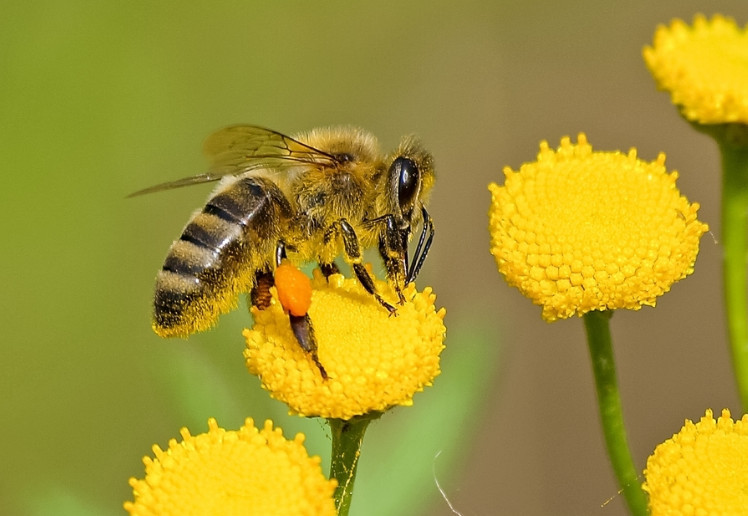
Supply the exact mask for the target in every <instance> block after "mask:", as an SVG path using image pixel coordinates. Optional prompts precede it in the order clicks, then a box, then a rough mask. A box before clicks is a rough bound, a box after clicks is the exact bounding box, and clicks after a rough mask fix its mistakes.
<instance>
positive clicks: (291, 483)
mask: <svg viewBox="0 0 748 516" xmlns="http://www.w3.org/2000/svg"><path fill="white" fill-rule="evenodd" d="M208 427H209V430H208V433H205V434H200V435H196V436H192V435H190V432H189V431H188V430H187V429H186V428H183V429H182V430H181V434H182V442H180V443H178V442H177V441H176V439H172V440H171V441H169V448H168V449H167V450H166V451H164V450H161V448H159V447H158V445H154V446H153V452H154V455H155V459H151V458H150V457H145V458H144V459H143V462H144V463H145V471H146V476H145V479H144V480H138V479H135V478H131V479H130V485H131V486H132V488H133V493H134V496H135V501H133V502H126V503H125V510H127V511H128V512H129V513H130V514H132V515H137V516H145V515H154V516H155V515H170V514H174V515H179V516H185V515H190V514H195V515H202V514H237V515H239V514H241V515H242V516H249V515H257V516H270V515H286V514H299V515H309V516H316V515H330V516H333V515H335V514H336V511H335V503H334V501H333V492H334V490H335V486H336V482H335V481H334V480H327V479H326V478H325V477H324V475H323V474H322V470H321V469H320V459H319V457H309V455H308V454H307V451H306V449H305V448H304V445H303V442H304V436H303V435H302V434H298V435H297V436H296V438H295V439H294V440H293V441H289V440H287V439H285V438H284V437H283V434H282V432H281V429H280V428H275V429H274V428H273V423H272V422H271V421H266V422H265V426H264V428H263V429H262V430H259V431H258V430H257V428H255V426H254V422H253V421H252V419H247V420H246V422H245V424H244V426H242V427H241V428H240V429H239V430H238V431H229V430H224V429H223V428H219V427H218V423H216V420H215V419H209V420H208Z"/></svg>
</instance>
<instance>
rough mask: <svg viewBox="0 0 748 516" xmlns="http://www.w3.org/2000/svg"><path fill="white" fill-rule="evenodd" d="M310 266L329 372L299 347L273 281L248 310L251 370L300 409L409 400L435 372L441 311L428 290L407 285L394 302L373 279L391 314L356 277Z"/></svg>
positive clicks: (328, 412) (382, 405)
mask: <svg viewBox="0 0 748 516" xmlns="http://www.w3.org/2000/svg"><path fill="white" fill-rule="evenodd" d="M314 272H315V275H314V279H313V280H312V286H313V293H312V305H311V308H310V309H309V316H310V318H311V320H312V324H313V326H314V334H315V337H316V340H317V345H318V350H317V354H318V357H319V361H320V363H321V364H322V365H323V366H324V368H325V370H326V371H327V374H328V378H327V379H326V380H325V379H323V378H322V376H321V374H320V371H319V368H318V367H317V366H316V365H315V364H314V362H313V361H312V359H311V358H310V357H309V355H307V354H306V353H305V352H304V351H303V350H302V349H301V347H300V346H299V344H298V342H297V341H296V339H295V337H294V335H293V333H292V331H291V327H290V324H289V321H288V316H287V315H286V314H285V313H284V312H283V308H282V306H281V303H280V302H278V299H277V294H276V292H275V289H274V288H273V289H272V291H273V301H272V304H271V306H270V307H269V308H268V309H266V310H256V309H253V310H252V314H253V316H254V320H255V324H254V326H253V328H252V329H250V330H245V331H244V337H245V338H246V341H247V348H246V349H245V351H244V356H245V358H246V360H247V367H248V369H249V371H250V372H251V373H252V374H255V375H257V376H259V377H260V379H261V381H262V386H263V387H264V388H265V389H267V390H268V391H269V392H270V395H271V396H272V397H273V398H275V399H278V400H280V401H283V402H285V403H286V404H288V406H289V408H290V410H291V412H292V413H295V414H299V415H302V416H310V417H311V416H320V417H325V418H339V419H350V418H352V417H354V416H358V415H363V414H367V413H371V412H381V411H384V410H386V409H388V408H389V407H392V406H395V405H411V404H412V402H413V401H412V399H413V395H414V394H415V393H416V392H418V391H421V390H423V388H424V387H426V386H428V385H431V382H432V381H433V379H434V378H435V377H436V376H437V375H438V374H439V373H440V369H439V355H440V353H441V351H442V349H444V343H443V342H444V336H445V332H446V330H445V327H444V322H443V319H444V315H445V310H444V309H443V308H442V309H440V310H438V311H437V310H436V309H435V306H434V301H435V299H436V296H435V295H434V294H433V293H432V291H431V289H430V288H426V289H425V290H424V291H423V292H417V291H416V290H415V286H414V285H413V284H410V285H409V286H408V287H407V288H406V289H405V290H404V292H403V294H404V295H405V298H406V302H405V303H404V304H403V305H398V304H396V302H397V295H396V294H395V292H394V291H393V289H392V288H391V287H390V286H389V285H388V284H387V283H386V282H383V281H376V288H377V292H379V293H380V294H381V295H382V296H383V297H384V298H386V299H390V300H391V302H392V303H393V304H395V306H396V307H397V314H396V315H394V316H390V314H389V313H388V312H387V310H385V309H384V308H383V307H382V305H380V304H379V303H378V302H377V301H376V299H375V298H374V296H372V295H371V294H369V293H368V292H366V291H365V290H364V289H363V287H362V286H361V284H360V283H359V282H358V281H357V280H355V279H350V278H349V279H345V278H344V277H343V276H342V275H340V274H335V275H332V276H330V278H329V279H325V278H324V277H323V276H322V275H321V274H320V273H319V271H316V270H315V271H314Z"/></svg>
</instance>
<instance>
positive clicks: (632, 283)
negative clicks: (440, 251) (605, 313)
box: [489, 134, 708, 321]
mask: <svg viewBox="0 0 748 516" xmlns="http://www.w3.org/2000/svg"><path fill="white" fill-rule="evenodd" d="M504 175H505V176H506V181H505V184H504V186H498V185H496V184H491V185H490V186H489V190H490V191H491V194H492V202H491V208H490V210H489V231H490V233H491V254H493V255H494V257H495V258H496V262H497V264H498V267H499V272H501V273H502V274H503V275H504V277H505V278H506V281H507V282H508V283H509V284H510V285H512V286H515V287H517V288H518V289H519V290H520V292H522V294H524V295H525V296H526V297H528V298H530V299H531V300H532V301H533V303H535V304H538V305H540V306H542V307H543V318H544V319H545V320H547V321H554V320H556V319H562V318H567V317H570V316H572V315H574V314H576V315H579V316H581V315H584V314H585V313H587V312H589V311H591V310H608V309H610V310H612V309H616V308H629V309H634V310H638V309H639V308H641V307H642V305H651V306H654V305H655V302H656V299H657V297H658V296H660V295H662V294H663V293H665V292H667V291H668V290H669V289H670V286H671V285H672V284H673V283H674V282H676V281H678V280H680V279H682V278H684V277H686V276H687V275H688V274H690V273H691V272H693V264H694V261H695V260H696V255H697V254H698V250H699V238H700V237H701V235H702V234H703V233H704V232H705V231H706V230H707V229H708V227H707V225H706V224H703V223H701V222H699V221H698V220H697V218H696V213H697V211H698V209H699V205H698V204H696V203H694V204H689V202H688V200H687V199H686V198H685V197H683V196H681V195H680V193H679V192H678V189H677V188H676V186H675V180H676V179H677V177H678V174H677V172H672V173H671V174H668V173H667V172H666V170H665V155H664V154H660V155H659V156H658V157H657V160H655V161H653V162H651V163H650V162H645V161H641V160H639V159H637V156H636V150H635V149H632V150H631V151H629V153H628V154H627V155H626V154H622V153H620V152H593V151H592V147H591V146H590V145H589V144H588V143H587V139H586V137H585V135H584V134H580V135H579V137H578V143H577V144H576V145H574V144H572V143H571V141H570V139H569V138H568V137H566V138H563V139H562V140H561V147H560V148H559V149H558V150H557V151H553V150H552V149H550V148H549V146H548V143H547V142H542V143H541V144H540V153H539V154H538V158H537V161H536V162H533V163H525V164H523V165H522V166H521V168H520V170H518V171H513V170H512V169H511V168H509V167H506V168H505V169H504Z"/></svg>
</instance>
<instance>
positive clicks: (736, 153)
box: [717, 139, 748, 413]
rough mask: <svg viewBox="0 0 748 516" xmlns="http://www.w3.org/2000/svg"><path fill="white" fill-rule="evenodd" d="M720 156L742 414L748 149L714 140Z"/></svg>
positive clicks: (747, 405) (747, 367) (747, 382)
mask: <svg viewBox="0 0 748 516" xmlns="http://www.w3.org/2000/svg"><path fill="white" fill-rule="evenodd" d="M717 142H718V143H719V147H720V151H721V153H722V245H723V248H724V254H723V257H722V259H723V269H722V278H723V282H724V295H725V310H726V312H727V329H728V334H729V338H730V349H731V351H732V364H733V369H734V371H735V378H736V380H737V383H738V392H739V394H740V401H741V403H742V405H743V413H746V412H748V324H746V317H748V300H747V299H746V286H747V285H746V267H748V246H747V237H748V234H747V233H748V147H747V146H745V145H735V144H731V143H730V142H726V141H725V140H722V139H717Z"/></svg>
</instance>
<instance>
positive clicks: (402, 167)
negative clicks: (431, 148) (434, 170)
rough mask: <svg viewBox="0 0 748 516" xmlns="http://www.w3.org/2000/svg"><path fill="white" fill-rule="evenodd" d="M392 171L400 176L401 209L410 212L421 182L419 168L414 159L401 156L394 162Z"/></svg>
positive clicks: (399, 197) (398, 184) (399, 199)
mask: <svg viewBox="0 0 748 516" xmlns="http://www.w3.org/2000/svg"><path fill="white" fill-rule="evenodd" d="M390 171H391V172H392V173H393V174H397V176H398V183H397V195H398V202H399V203H400V209H401V210H403V212H405V211H409V209H410V208H412V207H413V204H414V203H415V198H416V195H417V194H418V188H419V184H420V181H421V173H420V171H419V170H418V166H417V165H416V164H415V162H414V161H413V160H412V159H410V158H406V157H403V156H400V157H398V158H397V159H395V161H393V162H392V167H391V168H390Z"/></svg>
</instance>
